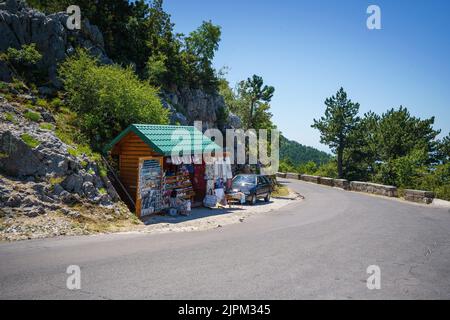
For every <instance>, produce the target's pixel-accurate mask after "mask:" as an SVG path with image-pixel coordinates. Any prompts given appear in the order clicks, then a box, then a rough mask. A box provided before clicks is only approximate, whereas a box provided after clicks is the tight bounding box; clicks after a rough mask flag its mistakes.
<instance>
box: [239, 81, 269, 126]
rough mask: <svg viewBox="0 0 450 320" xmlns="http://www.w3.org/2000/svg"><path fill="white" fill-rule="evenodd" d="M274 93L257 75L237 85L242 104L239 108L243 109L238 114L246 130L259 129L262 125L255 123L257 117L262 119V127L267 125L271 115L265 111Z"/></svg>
mask: <svg viewBox="0 0 450 320" xmlns="http://www.w3.org/2000/svg"><path fill="white" fill-rule="evenodd" d="M274 92H275V88H274V87H272V86H267V85H264V80H263V78H262V77H260V76H257V75H253V77H251V78H248V79H247V80H246V81H241V82H240V83H239V86H238V95H239V98H240V99H242V100H243V102H244V103H243V104H242V105H241V106H240V107H241V108H243V110H240V111H241V112H240V113H241V114H242V120H243V122H244V125H245V127H246V128H247V129H249V128H252V129H259V128H257V127H258V126H259V127H261V125H262V124H261V123H257V122H256V118H258V117H259V118H261V117H264V118H265V119H264V120H265V123H264V125H268V123H267V120H268V119H270V118H271V115H270V114H267V110H268V109H269V108H268V106H269V103H270V101H271V100H272V97H273V94H274Z"/></svg>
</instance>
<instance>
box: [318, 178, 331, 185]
mask: <svg viewBox="0 0 450 320" xmlns="http://www.w3.org/2000/svg"><path fill="white" fill-rule="evenodd" d="M320 184H323V185H326V186H330V187H332V186H334V182H333V178H325V177H320Z"/></svg>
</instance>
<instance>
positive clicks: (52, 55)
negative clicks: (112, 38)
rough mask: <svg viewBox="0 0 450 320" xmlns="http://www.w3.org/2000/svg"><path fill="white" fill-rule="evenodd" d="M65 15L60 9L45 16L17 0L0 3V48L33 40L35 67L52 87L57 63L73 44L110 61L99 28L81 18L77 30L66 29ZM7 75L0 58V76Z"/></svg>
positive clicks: (55, 81) (10, 73) (7, 77)
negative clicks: (36, 56)
mask: <svg viewBox="0 0 450 320" xmlns="http://www.w3.org/2000/svg"><path fill="white" fill-rule="evenodd" d="M67 18H68V15H67V14H66V13H63V12H60V13H55V14H51V15H47V16H46V15H45V14H43V13H42V12H39V11H37V10H34V9H31V8H29V7H27V6H26V5H25V3H24V2H22V1H18V0H6V1H5V2H3V3H0V52H2V51H5V50H6V49H8V48H9V47H12V48H16V49H20V47H21V46H22V45H26V44H31V43H35V44H36V48H37V50H38V51H39V52H40V53H41V54H42V60H41V61H40V62H39V63H38V65H37V68H38V69H39V70H40V71H42V72H44V73H46V74H47V75H48V78H49V80H50V82H51V84H52V85H53V86H56V87H60V85H61V83H60V82H59V81H58V78H57V64H58V62H60V61H62V60H64V59H65V57H66V56H67V55H68V54H71V53H72V52H73V51H74V48H76V47H82V48H85V49H87V50H89V51H90V52H91V53H92V54H93V55H95V56H97V57H99V59H100V61H102V62H103V63H110V62H111V61H110V59H109V58H108V57H107V55H106V52H105V50H104V43H103V36H102V34H101V32H100V30H99V29H98V28H97V27H96V26H93V25H91V24H90V23H89V21H88V20H86V19H84V20H83V21H82V26H81V29H80V30H69V29H67V27H66V22H67ZM11 77H12V72H11V70H9V69H8V67H7V66H6V65H5V64H4V63H2V62H0V80H2V81H10V80H11Z"/></svg>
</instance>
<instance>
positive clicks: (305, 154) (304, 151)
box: [280, 136, 331, 165]
mask: <svg viewBox="0 0 450 320" xmlns="http://www.w3.org/2000/svg"><path fill="white" fill-rule="evenodd" d="M280 159H284V160H288V159H289V160H290V161H291V162H292V163H294V164H298V165H300V164H304V163H307V162H309V161H312V162H314V163H315V164H317V165H321V164H324V163H327V162H328V161H330V160H331V155H329V154H328V153H326V152H323V151H320V150H317V149H316V148H313V147H308V146H304V145H302V144H300V143H298V142H297V141H293V140H289V139H287V138H285V137H284V136H280Z"/></svg>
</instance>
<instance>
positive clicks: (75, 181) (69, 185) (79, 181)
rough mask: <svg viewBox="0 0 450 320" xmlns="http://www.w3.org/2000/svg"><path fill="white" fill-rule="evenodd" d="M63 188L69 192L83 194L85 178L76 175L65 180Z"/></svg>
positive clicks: (62, 184)
mask: <svg viewBox="0 0 450 320" xmlns="http://www.w3.org/2000/svg"><path fill="white" fill-rule="evenodd" d="M61 186H62V187H63V188H64V189H65V190H67V191H69V192H75V193H78V194H81V193H82V187H83V178H82V176H81V175H79V174H76V173H74V174H72V175H70V176H68V177H67V178H66V179H64V181H63V182H62V183H61Z"/></svg>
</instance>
